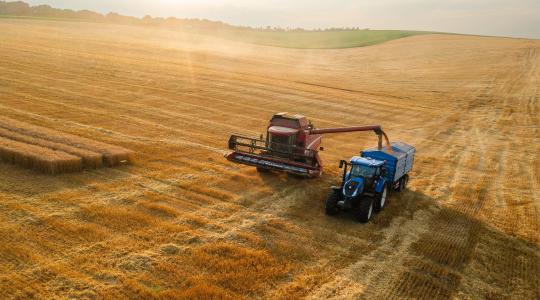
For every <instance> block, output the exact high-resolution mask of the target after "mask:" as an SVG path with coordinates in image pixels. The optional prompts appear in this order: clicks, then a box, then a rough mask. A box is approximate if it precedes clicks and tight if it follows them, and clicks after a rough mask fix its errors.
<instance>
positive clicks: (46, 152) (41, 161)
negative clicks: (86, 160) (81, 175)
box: [0, 137, 82, 174]
mask: <svg viewBox="0 0 540 300" xmlns="http://www.w3.org/2000/svg"><path fill="white" fill-rule="evenodd" d="M0 158H1V159H2V160H3V161H6V162H9V163H13V164H16V165H19V166H22V167H26V168H30V169H34V170H37V171H40V172H44V173H48V174H58V173H64V172H76V171H80V170H81V167H82V159H81V158H80V157H77V156H74V155H71V154H67V153H65V152H61V151H55V150H51V149H47V148H43V147H40V146H35V145H29V144H25V143H21V142H17V141H14V140H10V139H7V138H3V137H0Z"/></svg>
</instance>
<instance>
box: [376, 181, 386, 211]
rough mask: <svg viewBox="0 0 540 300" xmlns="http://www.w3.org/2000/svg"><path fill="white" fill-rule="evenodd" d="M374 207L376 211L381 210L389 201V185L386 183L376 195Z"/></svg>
mask: <svg viewBox="0 0 540 300" xmlns="http://www.w3.org/2000/svg"><path fill="white" fill-rule="evenodd" d="M374 202H375V203H374V208H375V211H376V212H380V211H381V210H383V209H384V207H385V206H386V204H387V203H388V186H387V185H385V186H384V188H383V190H382V191H381V192H380V193H379V194H377V195H376V196H375V199H374Z"/></svg>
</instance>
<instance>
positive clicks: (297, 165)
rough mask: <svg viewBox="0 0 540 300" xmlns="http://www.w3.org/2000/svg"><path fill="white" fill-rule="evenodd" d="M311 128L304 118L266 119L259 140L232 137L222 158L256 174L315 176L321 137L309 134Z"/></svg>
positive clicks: (318, 171)
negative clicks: (254, 168)
mask: <svg viewBox="0 0 540 300" xmlns="http://www.w3.org/2000/svg"><path fill="white" fill-rule="evenodd" d="M311 129H312V125H311V124H310V123H309V121H308V120H307V118H306V117H304V116H300V115H294V116H290V115H287V114H285V113H280V114H276V115H274V116H273V117H272V119H271V120H270V124H269V125H268V128H267V135H266V138H264V137H263V136H262V135H261V137H260V138H259V139H256V138H250V137H245V136H241V135H232V136H231V137H230V138H229V149H230V150H233V152H232V153H230V154H228V155H226V156H225V157H226V158H227V159H228V160H230V161H233V162H236V163H241V164H245V165H250V166H254V167H256V168H257V170H258V171H259V172H263V171H266V170H274V171H284V172H287V173H291V174H296V175H300V176H305V177H311V178H313V177H318V176H320V175H321V173H322V163H321V160H320V158H319V154H318V150H319V145H320V144H321V136H320V135H313V134H309V131H310V130H311Z"/></svg>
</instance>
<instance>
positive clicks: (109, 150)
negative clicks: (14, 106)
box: [0, 116, 133, 167]
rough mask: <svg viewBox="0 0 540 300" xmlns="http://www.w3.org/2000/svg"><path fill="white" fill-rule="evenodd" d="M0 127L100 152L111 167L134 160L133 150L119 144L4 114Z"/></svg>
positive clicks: (0, 117)
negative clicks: (40, 125)
mask: <svg viewBox="0 0 540 300" xmlns="http://www.w3.org/2000/svg"><path fill="white" fill-rule="evenodd" d="M0 127H1V128H4V129H8V130H10V131H13V132H17V133H19V134H22V135H27V136H31V137H34V138H39V139H42V140H46V141H50V142H54V143H60V144H65V145H69V146H72V147H75V148H79V149H85V150H89V151H92V152H97V153H100V154H102V155H103V162H104V163H105V164H106V165H107V166H110V167H113V166H117V165H119V164H120V163H122V162H128V163H129V162H131V161H132V157H133V151H130V150H127V149H125V148H122V147H119V146H114V145H109V144H105V143H101V142H98V141H94V140H90V139H87V138H83V137H80V136H75V135H72V134H67V133H63V132H59V131H56V130H52V129H49V128H44V127H39V126H35V125H31V124H28V123H24V122H20V121H17V120H13V119H10V118H6V117H3V116H0Z"/></svg>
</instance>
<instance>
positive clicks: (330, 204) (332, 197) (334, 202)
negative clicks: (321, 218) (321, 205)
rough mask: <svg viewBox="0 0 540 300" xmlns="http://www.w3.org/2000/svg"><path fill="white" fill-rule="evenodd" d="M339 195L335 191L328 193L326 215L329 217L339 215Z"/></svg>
mask: <svg viewBox="0 0 540 300" xmlns="http://www.w3.org/2000/svg"><path fill="white" fill-rule="evenodd" d="M338 201H339V193H338V191H336V190H332V191H330V193H329V194H328V197H327V198H326V214H327V215H329V216H334V215H337V214H338V213H339V207H338Z"/></svg>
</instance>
